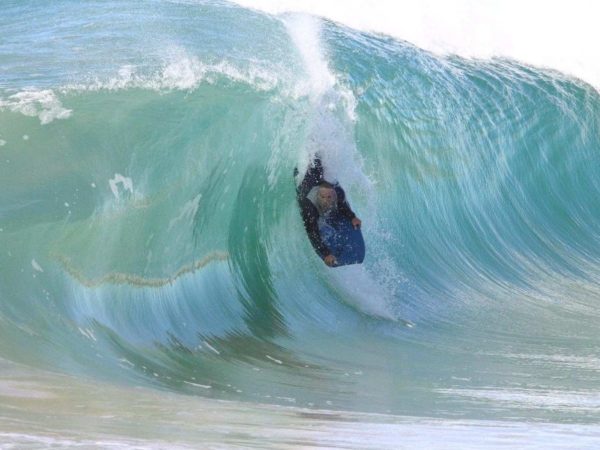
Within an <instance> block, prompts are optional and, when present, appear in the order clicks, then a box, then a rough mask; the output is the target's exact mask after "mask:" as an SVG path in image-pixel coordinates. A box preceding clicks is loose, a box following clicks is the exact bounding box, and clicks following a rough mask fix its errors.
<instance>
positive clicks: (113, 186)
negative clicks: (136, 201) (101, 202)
mask: <svg viewBox="0 0 600 450" xmlns="http://www.w3.org/2000/svg"><path fill="white" fill-rule="evenodd" d="M108 184H109V186H110V190H111V191H112V193H113V195H114V196H115V198H116V199H117V200H119V199H120V191H129V193H130V194H133V181H132V180H131V178H127V177H124V176H123V175H121V174H119V173H115V176H114V178H112V179H110V180H108ZM119 184H120V185H121V188H120V189H119V186H118V185H119Z"/></svg>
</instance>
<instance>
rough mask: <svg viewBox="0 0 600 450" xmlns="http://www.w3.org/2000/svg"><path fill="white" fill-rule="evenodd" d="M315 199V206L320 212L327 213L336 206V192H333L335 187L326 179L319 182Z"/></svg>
mask: <svg viewBox="0 0 600 450" xmlns="http://www.w3.org/2000/svg"><path fill="white" fill-rule="evenodd" d="M316 200H317V208H318V209H319V213H321V214H323V213H327V212H329V211H331V210H332V209H335V208H336V207H337V194H336V193H335V189H334V188H333V186H332V185H331V184H330V183H328V182H326V181H322V182H321V183H319V189H318V191H317V197H316Z"/></svg>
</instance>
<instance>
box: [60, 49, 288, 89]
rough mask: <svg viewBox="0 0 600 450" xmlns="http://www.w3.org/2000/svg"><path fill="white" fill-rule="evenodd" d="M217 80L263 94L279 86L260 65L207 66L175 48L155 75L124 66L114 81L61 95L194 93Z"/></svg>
mask: <svg viewBox="0 0 600 450" xmlns="http://www.w3.org/2000/svg"><path fill="white" fill-rule="evenodd" d="M218 77H225V78H228V79H230V80H232V81H234V82H239V83H244V84H248V85H251V86H253V87H254V88H255V89H257V90H261V91H268V90H271V89H273V88H275V87H276V86H277V85H278V84H279V83H280V80H279V78H278V76H277V74H276V73H274V72H273V71H272V70H268V69H267V68H264V67H261V66H259V65H253V64H250V65H248V66H247V67H238V66H236V65H234V64H233V63H231V62H229V61H226V60H221V61H218V62H215V63H207V62H204V61H202V60H200V59H199V58H198V57H197V56H195V55H193V54H190V53H189V52H188V51H187V50H185V49H182V48H179V47H175V48H171V49H169V50H166V51H165V55H164V61H163V64H162V67H161V68H160V69H158V70H157V71H155V72H152V73H143V72H140V71H139V69H138V68H137V67H136V66H133V65H125V66H122V67H121V68H120V69H119V70H118V72H117V75H116V76H114V77H111V78H109V79H106V80H101V79H93V80H89V81H87V82H85V83H79V84H70V85H67V86H65V87H64V88H63V89H62V91H63V92H69V91H100V90H109V91H117V90H125V89H130V88H140V89H150V90H155V91H165V90H166V91H169V90H193V89H196V88H197V87H198V86H200V85H201V84H203V83H206V84H214V83H215V82H216V81H217V79H218Z"/></svg>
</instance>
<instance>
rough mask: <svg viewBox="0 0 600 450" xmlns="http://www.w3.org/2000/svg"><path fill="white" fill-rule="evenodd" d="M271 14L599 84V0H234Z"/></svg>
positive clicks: (434, 50) (599, 85)
mask: <svg viewBox="0 0 600 450" xmlns="http://www.w3.org/2000/svg"><path fill="white" fill-rule="evenodd" d="M235 1H236V3H238V4H240V5H242V6H245V7H251V8H255V9H260V10H262V11H266V12H268V13H271V14H281V13H284V12H292V11H295V12H307V13H310V14H315V15H318V16H322V17H326V18H328V19H331V20H334V21H337V22H341V23H344V24H346V25H348V26H350V27H352V28H356V29H359V30H364V31H374V32H380V33H384V34H388V35H390V36H394V37H396V38H400V39H403V40H407V41H409V42H411V43H413V44H415V45H417V46H418V47H421V48H423V49H426V50H429V51H433V52H436V53H441V54H458V55H461V56H464V57H475V58H490V57H493V56H497V57H506V58H510V59H514V60H517V61H522V62H525V63H528V64H531V65H534V66H538V67H547V68H552V69H556V70H559V71H562V72H563V73H566V74H569V75H573V76H576V77H579V78H581V79H583V80H585V81H587V82H589V83H591V84H593V85H594V86H596V88H598V87H600V58H598V57H597V54H598V50H597V42H599V41H600V27H598V26H597V19H598V17H600V3H598V2H594V1H592V0H572V1H568V2H567V1H561V2H544V1H541V0H534V1H529V2H523V1H519V0H505V1H502V2H500V1H492V0H483V1H479V2H475V1H473V0H452V1H439V0H404V1H403V2H397V1H395V0H379V1H377V2H372V1H368V0H346V1H344V2H323V1H317V0H235Z"/></svg>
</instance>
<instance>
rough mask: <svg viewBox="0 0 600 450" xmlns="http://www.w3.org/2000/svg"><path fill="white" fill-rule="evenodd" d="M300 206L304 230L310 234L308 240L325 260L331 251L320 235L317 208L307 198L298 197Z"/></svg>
mask: <svg viewBox="0 0 600 450" xmlns="http://www.w3.org/2000/svg"><path fill="white" fill-rule="evenodd" d="M298 204H299V205H300V213H301V214H302V221H303V222H304V228H305V229H306V234H308V239H309V240H310V243H311V244H312V246H313V247H314V249H315V251H316V252H317V254H318V255H319V256H320V257H321V258H325V257H326V256H327V255H329V254H330V253H331V251H330V250H329V248H328V247H327V246H326V245H325V243H324V242H323V239H321V235H320V234H319V213H318V211H317V208H316V207H315V205H313V204H312V202H311V201H310V200H309V199H308V198H306V197H304V198H300V197H298Z"/></svg>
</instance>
